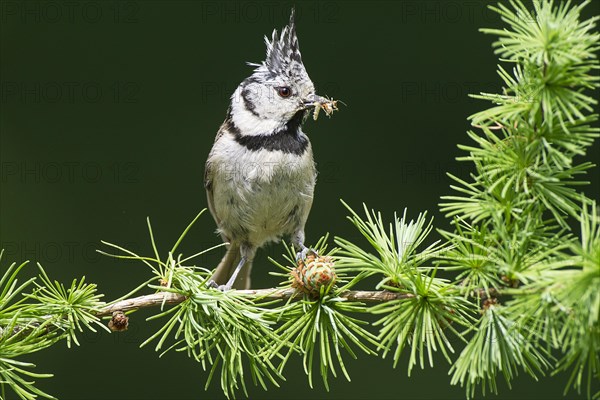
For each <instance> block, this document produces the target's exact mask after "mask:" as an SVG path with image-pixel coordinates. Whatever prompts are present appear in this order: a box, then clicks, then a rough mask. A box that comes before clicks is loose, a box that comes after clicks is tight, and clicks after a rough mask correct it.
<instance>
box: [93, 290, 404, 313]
mask: <svg viewBox="0 0 600 400" xmlns="http://www.w3.org/2000/svg"><path fill="white" fill-rule="evenodd" d="M237 293H239V294H242V295H245V296H249V297H255V298H260V299H265V300H287V299H289V298H298V299H299V298H301V297H302V294H301V293H299V292H298V291H296V290H295V289H250V290H239V291H238V292H237ZM340 297H341V298H342V299H345V300H348V301H364V302H370V303H380V302H385V301H392V300H400V299H409V298H413V297H414V295H413V294H410V293H395V292H388V291H385V290H383V291H368V290H347V291H345V292H343V293H341V294H340ZM185 299H186V297H185V296H183V295H181V294H177V293H171V292H161V293H154V294H148V295H145V296H139V297H134V298H131V299H125V300H121V301H118V302H116V303H113V304H111V305H108V306H106V307H104V308H103V309H102V310H100V312H98V313H97V314H96V315H97V316H98V317H106V316H110V315H112V314H113V312H115V311H123V312H127V311H133V310H139V309H141V308H148V307H157V306H160V305H162V304H166V305H175V304H179V303H181V302H183V301H184V300H185Z"/></svg>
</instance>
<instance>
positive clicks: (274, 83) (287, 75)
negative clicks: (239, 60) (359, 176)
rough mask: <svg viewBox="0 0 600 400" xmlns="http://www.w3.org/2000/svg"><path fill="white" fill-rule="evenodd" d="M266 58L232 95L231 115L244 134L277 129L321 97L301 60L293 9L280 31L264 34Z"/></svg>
mask: <svg viewBox="0 0 600 400" xmlns="http://www.w3.org/2000/svg"><path fill="white" fill-rule="evenodd" d="M265 42H266V44H267V57H266V59H265V60H264V61H263V62H262V63H260V64H253V63H250V65H252V66H254V67H256V69H255V70H254V72H253V74H252V75H251V76H250V77H248V78H247V79H245V80H244V81H243V82H242V83H241V84H240V85H239V86H238V88H237V89H236V91H235V93H234V94H233V96H232V98H231V116H232V118H233V119H234V122H235V123H236V125H237V126H238V127H240V128H242V131H243V132H244V133H245V134H265V133H267V132H268V131H277V130H278V129H280V128H281V127H283V126H284V125H286V124H287V123H288V122H289V121H290V120H292V119H297V120H302V117H303V116H304V114H305V112H306V110H307V109H309V108H311V107H313V104H314V102H315V101H318V100H320V99H321V98H320V97H319V96H316V95H315V86H314V84H313V83H312V81H311V80H310V78H309V76H308V73H307V72H306V69H305V67H304V64H303V63H302V56H301V55H300V49H299V47H298V37H297V36H296V26H295V22H294V10H292V13H291V15H290V21H289V23H288V25H287V26H285V27H284V28H283V29H282V30H281V33H278V32H277V30H274V31H273V34H272V36H271V40H269V39H268V38H267V37H265Z"/></svg>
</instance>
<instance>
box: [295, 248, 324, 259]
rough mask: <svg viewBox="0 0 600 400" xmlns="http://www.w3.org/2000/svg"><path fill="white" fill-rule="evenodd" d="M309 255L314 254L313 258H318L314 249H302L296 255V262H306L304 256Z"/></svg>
mask: <svg viewBox="0 0 600 400" xmlns="http://www.w3.org/2000/svg"><path fill="white" fill-rule="evenodd" d="M311 253H312V254H314V255H315V257H318V256H319V254H318V253H317V251H316V250H315V249H311V248H308V247H303V248H302V250H300V251H299V252H298V253H296V261H300V260H302V261H304V260H306V256H308V255H309V254H311Z"/></svg>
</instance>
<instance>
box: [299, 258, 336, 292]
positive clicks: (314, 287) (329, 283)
mask: <svg viewBox="0 0 600 400" xmlns="http://www.w3.org/2000/svg"><path fill="white" fill-rule="evenodd" d="M334 267H335V263H334V261H333V258H332V257H330V256H317V255H315V254H309V255H307V256H306V258H305V259H304V260H298V264H297V266H296V268H294V269H293V270H292V271H291V272H290V274H291V275H292V278H293V280H292V287H294V288H296V289H298V290H300V291H302V292H304V293H306V294H308V295H311V296H313V297H318V296H319V294H320V293H321V288H322V287H324V288H325V292H326V293H327V292H328V291H329V288H331V287H333V285H334V284H335V281H336V279H337V275H336V273H335V268H334Z"/></svg>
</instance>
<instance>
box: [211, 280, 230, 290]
mask: <svg viewBox="0 0 600 400" xmlns="http://www.w3.org/2000/svg"><path fill="white" fill-rule="evenodd" d="M206 286H208V287H209V288H210V289H217V290H218V291H220V292H227V291H228V290H231V287H228V286H227V285H219V284H218V283H217V282H215V281H213V280H212V279H211V280H210V281H208V282H207V284H206Z"/></svg>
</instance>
